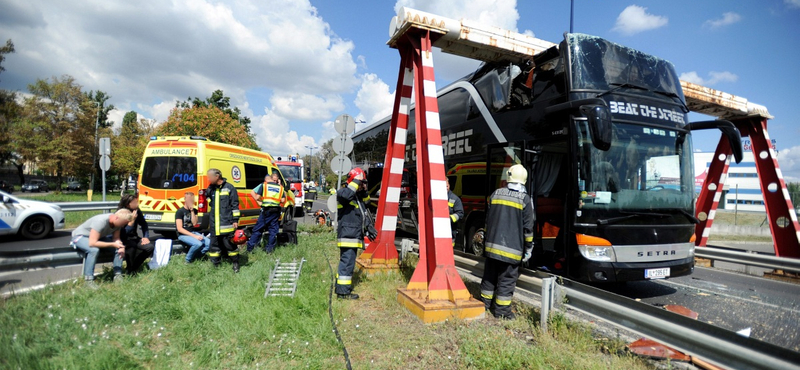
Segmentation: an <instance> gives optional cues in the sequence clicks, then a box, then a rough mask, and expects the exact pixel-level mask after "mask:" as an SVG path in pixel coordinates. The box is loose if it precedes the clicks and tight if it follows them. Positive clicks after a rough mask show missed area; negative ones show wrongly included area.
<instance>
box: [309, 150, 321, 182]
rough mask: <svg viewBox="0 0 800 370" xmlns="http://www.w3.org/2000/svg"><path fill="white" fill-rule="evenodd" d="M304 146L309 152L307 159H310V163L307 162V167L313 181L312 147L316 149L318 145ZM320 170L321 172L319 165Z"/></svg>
mask: <svg viewBox="0 0 800 370" xmlns="http://www.w3.org/2000/svg"><path fill="white" fill-rule="evenodd" d="M306 148H307V149H308V150H309V153H310V154H309V157H310V158H309V159H310V160H311V161H312V162H311V163H309V164H308V167H309V173H311V174H312V176H311V179H312V181H313V179H314V176H313V174H314V162H313V161H314V149H317V148H319V147H318V146H313V145H306ZM320 172H322V166H321V165H320Z"/></svg>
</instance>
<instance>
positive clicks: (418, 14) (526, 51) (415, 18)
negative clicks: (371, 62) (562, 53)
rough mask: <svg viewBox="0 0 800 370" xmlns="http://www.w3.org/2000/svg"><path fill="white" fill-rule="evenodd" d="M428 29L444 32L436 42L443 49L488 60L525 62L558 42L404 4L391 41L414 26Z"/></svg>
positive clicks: (395, 19)
mask: <svg viewBox="0 0 800 370" xmlns="http://www.w3.org/2000/svg"><path fill="white" fill-rule="evenodd" d="M411 27H416V28H421V29H427V30H430V31H431V32H436V33H439V34H441V35H442V36H441V37H439V39H438V40H436V41H435V42H434V43H433V46H435V47H438V48H440V49H441V50H442V51H443V52H445V53H449V54H455V55H459V56H463V57H466V58H470V59H476V60H481V61H484V62H513V63H521V62H524V61H526V60H532V59H533V56H534V55H536V54H538V53H541V52H543V51H545V50H547V49H549V48H550V47H552V46H555V44H553V43H551V42H548V41H544V40H541V39H537V38H535V37H531V36H527V35H523V34H521V33H517V32H514V31H508V30H504V29H501V28H498V27H492V26H486V25H483V24H480V23H478V22H475V21H470V20H466V19H462V20H455V19H451V18H445V17H440V16H438V15H435V14H431V13H426V12H423V11H419V10H416V9H411V8H406V7H401V8H400V10H398V12H397V16H395V17H393V18H392V21H391V23H390V25H389V36H390V39H389V41H388V42H387V44H388V45H389V46H391V47H395V45H396V43H397V42H398V41H399V39H400V37H401V36H402V35H403V34H405V32H406V31H407V30H408V29H409V28H411Z"/></svg>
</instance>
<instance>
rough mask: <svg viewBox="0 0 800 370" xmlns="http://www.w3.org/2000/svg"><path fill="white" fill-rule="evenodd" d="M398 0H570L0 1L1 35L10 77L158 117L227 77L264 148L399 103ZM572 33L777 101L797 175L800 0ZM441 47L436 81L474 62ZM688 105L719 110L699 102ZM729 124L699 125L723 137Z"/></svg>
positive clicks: (609, 4)
mask: <svg viewBox="0 0 800 370" xmlns="http://www.w3.org/2000/svg"><path fill="white" fill-rule="evenodd" d="M399 6H409V7H412V8H418V9H421V10H426V11H429V12H432V13H436V14H441V15H443V16H446V17H449V18H454V19H460V18H468V19H472V20H479V21H481V22H483V23H486V24H488V25H494V26H498V27H502V28H507V29H513V30H517V31H518V32H529V33H533V34H534V35H535V36H536V37H538V38H541V39H544V40H547V41H551V42H559V41H560V40H561V39H562V37H563V36H562V35H563V32H565V31H568V30H569V1H514V0H431V1H421V0H420V1H417V0H397V1H366V0H356V1H346V2H344V1H315V0H311V1H310V2H309V1H302V0H273V1H269V2H263V1H255V0H254V1H248V0H239V1H235V2H224V1H223V2H209V1H203V0H174V1H172V2H171V3H167V2H163V1H157V0H149V1H141V2H136V3H135V4H129V3H128V2H122V1H100V0H89V1H84V2H81V3H79V5H68V4H64V3H63V2H60V1H45V0H0V38H2V39H3V40H5V39H8V38H11V39H13V40H14V42H15V44H16V48H17V53H16V54H13V55H10V56H8V57H7V59H6V62H5V63H4V66H5V67H6V72H4V73H3V74H2V75H0V88H5V89H11V90H18V91H25V89H26V86H27V84H29V83H32V82H33V81H34V80H35V79H36V78H47V77H50V76H58V75H62V74H70V75H72V76H74V77H76V79H77V80H78V82H79V83H81V84H82V85H83V86H84V88H85V89H86V90H90V89H95V90H96V89H100V90H103V91H106V92H108V93H110V94H111V95H112V97H113V99H112V103H114V104H115V105H116V106H117V107H118V108H119V111H118V112H116V113H115V114H113V115H112V118H114V119H118V120H121V117H122V115H124V113H125V112H126V111H128V110H136V111H137V112H138V113H140V115H141V116H142V117H143V118H148V119H152V120H154V121H155V122H158V121H161V120H163V119H164V118H166V115H167V114H168V113H169V109H170V108H172V107H173V106H174V101H175V100H176V99H181V100H182V99H185V98H186V97H188V96H201V97H205V96H208V95H210V93H211V91H213V90H215V89H218V88H219V89H223V90H224V91H225V92H226V94H227V95H229V96H231V98H232V100H233V103H234V104H236V105H237V106H239V107H240V108H242V109H243V110H244V111H245V112H246V113H248V114H249V115H250V116H251V117H253V121H254V125H253V128H254V130H255V131H256V133H257V135H258V142H259V144H260V145H261V147H262V148H263V149H264V150H266V151H269V152H271V153H281V154H282V153H283V152H301V153H307V150H306V149H305V148H304V147H305V146H306V145H319V144H320V143H322V142H324V141H325V140H327V139H329V138H330V137H332V136H333V135H334V132H333V129H332V125H331V121H332V120H333V119H334V118H335V117H336V116H337V115H339V114H342V113H348V114H351V115H353V116H356V117H357V118H358V119H362V120H364V121H366V122H367V123H371V122H372V121H373V120H375V119H378V118H379V117H382V116H384V115H386V114H388V113H390V110H391V104H392V94H393V92H394V88H395V85H396V78H397V70H398V63H399V56H398V53H397V51H396V50H394V49H390V48H389V47H388V46H386V45H385V42H386V40H387V39H388V37H389V35H388V28H389V27H388V26H389V21H390V19H391V17H392V16H393V15H394V14H395V12H396V8H397V7H399ZM574 30H575V32H582V33H588V34H593V35H598V36H601V37H604V38H606V39H609V40H611V41H614V42H617V43H620V44H623V45H626V46H630V47H633V48H636V49H639V50H642V51H644V52H647V53H651V54H653V55H656V56H659V57H662V58H665V59H668V60H670V61H671V62H673V64H674V65H675V67H676V69H677V71H678V73H679V74H682V75H683V76H684V78H685V79H687V80H691V81H693V82H697V83H700V84H703V85H706V86H709V87H712V88H715V89H718V90H722V91H725V92H728V93H731V94H734V95H739V96H742V97H745V98H747V99H748V100H749V101H751V102H754V103H758V104H762V105H765V106H766V107H767V108H768V109H769V111H770V113H771V114H772V115H773V116H775V118H774V119H773V120H770V121H769V131H770V134H771V136H772V137H773V138H774V139H776V140H777V148H778V150H779V151H780V155H779V161H780V164H781V167H782V169H783V170H784V173H785V175H786V176H787V177H788V178H790V179H793V180H795V181H798V180H800V144H798V143H797V138H798V137H800V126H798V125H797V124H796V123H795V121H796V120H795V119H794V118H793V113H794V112H793V111H792V109H794V108H795V107H796V106H797V104H795V103H794V101H795V99H796V96H797V95H798V93H799V92H800V73H799V72H798V71H797V70H796V69H797V68H798V66H800V47H798V45H800V0H771V1H754V0H753V1H738V2H732V1H683V0H675V1H668V2H666V1H603V2H600V1H590V0H576V1H575V25H574ZM459 59H460V58H457V57H452V56H449V55H442V54H440V53H439V54H435V67H436V75H437V85H438V86H440V87H441V86H444V85H445V84H446V83H448V82H450V81H452V80H453V79H456V78H458V77H460V76H462V75H464V74H466V73H468V72H469V71H470V70H472V69H474V68H475V67H476V66H477V63H475V62H473V61H468V60H459ZM692 119H695V120H701V119H708V117H702V116H700V115H693V117H692ZM717 140H718V136H717V135H712V134H704V135H697V136H696V137H695V139H694V143H695V147H696V149H699V150H703V151H713V150H714V148H715V147H716V143H717Z"/></svg>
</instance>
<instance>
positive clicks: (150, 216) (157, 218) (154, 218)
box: [144, 213, 161, 221]
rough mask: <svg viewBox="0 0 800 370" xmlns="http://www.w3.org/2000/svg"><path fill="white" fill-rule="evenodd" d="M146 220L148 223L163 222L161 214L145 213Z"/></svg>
mask: <svg viewBox="0 0 800 370" xmlns="http://www.w3.org/2000/svg"><path fill="white" fill-rule="evenodd" d="M144 219H145V220H148V221H161V214H160V213H145V214H144Z"/></svg>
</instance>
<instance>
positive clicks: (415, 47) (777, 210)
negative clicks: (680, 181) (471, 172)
mask: <svg viewBox="0 0 800 370" xmlns="http://www.w3.org/2000/svg"><path fill="white" fill-rule="evenodd" d="M389 34H390V37H391V38H390V40H389V41H388V42H387V44H388V45H389V46H390V47H392V48H396V49H398V51H399V52H400V55H401V62H400V71H399V74H398V82H397V89H396V90H395V91H396V93H395V102H394V109H393V111H392V112H393V113H392V120H391V127H390V130H389V138H388V142H387V152H386V158H385V160H384V164H388V166H385V168H388V171H387V170H384V171H383V175H382V179H381V181H382V183H381V194H380V199H379V203H378V214H377V221H376V224H377V227H378V238H377V239H376V240H375V241H374V242H372V243H369V245H368V247H367V249H366V250H365V251H364V253H363V254H362V255H361V257H360V258H359V260H358V263H359V266H360V267H361V268H366V269H367V270H371V269H372V270H383V269H395V268H397V259H398V255H397V250H396V249H395V245H394V239H395V230H396V225H397V215H398V214H397V211H398V206H399V201H400V185H401V181H402V173H403V166H404V161H405V156H404V150H405V144H406V132H407V130H408V115H409V113H410V107H411V96H412V91H414V87H415V86H416V91H415V94H414V95H415V97H414V101H415V104H416V109H415V119H416V142H417V143H424V144H423V145H417V146H416V151H417V160H418V161H417V163H418V166H417V167H418V169H419V171H418V176H417V185H418V186H417V188H418V189H419V194H418V199H427V200H428V201H427V204H423V203H420V204H421V205H423V206H421V207H420V209H419V212H418V214H419V218H420V220H419V243H420V261H419V263H418V265H417V268H416V270H415V272H414V275H413V276H412V278H411V281H410V282H409V285H408V287H407V289H399V290H398V300H399V301H400V302H402V303H403V304H404V305H405V306H406V307H408V308H409V309H410V310H411V311H412V312H414V313H415V314H417V315H418V316H420V317H421V318H422V319H423V321H425V322H435V321H441V320H444V319H446V318H448V317H453V316H458V317H462V318H474V317H478V316H480V315H483V306H482V304H481V306H480V308H478V307H477V306H475V307H473V306H474V303H475V301H474V299H471V298H470V297H469V293H468V292H467V290H466V287H465V286H464V284H463V281H461V278H460V277H459V276H458V274H457V273H456V271H455V266H454V258H453V250H452V245H451V242H450V223H449V218H448V213H449V212H448V209H447V200H446V195H447V192H446V188H445V181H446V178H445V171H444V155H443V151H442V142H441V128H440V126H439V114H438V102H437V99H436V96H437V95H436V83H435V80H434V73H433V59H432V53H431V48H432V47H433V46H435V47H438V48H440V49H441V50H442V51H443V52H446V53H450V54H455V55H459V56H463V57H467V58H471V59H477V60H481V61H485V62H511V63H524V62H525V61H529V60H532V59H533V57H534V55H536V54H538V53H541V52H543V51H545V50H547V49H549V48H551V47H553V46H556V44H554V43H551V42H548V41H545V40H541V39H537V38H535V37H531V36H527V35H523V34H519V33H517V32H513V31H509V30H503V29H500V28H497V27H490V26H485V25H482V24H479V23H476V22H473V21H469V20H455V19H450V18H445V17H440V16H437V15H433V14H430V13H425V12H422V11H418V10H415V9H410V8H400V10H399V11H398V15H397V16H396V17H394V18H392V21H391V24H390V26H389ZM681 86H682V88H683V92H684V95H685V97H686V104H687V106H688V107H689V109H690V110H691V111H694V112H698V113H703V114H707V115H711V116H715V117H717V118H719V119H726V120H729V121H731V122H733V123H734V125H735V126H736V127H737V128H738V129H739V131H740V133H741V135H742V136H745V137H746V136H749V137H750V139H751V142H752V150H753V152H754V154H755V158H756V168H757V171H758V176H759V179H760V181H761V189H762V192H763V194H764V200H765V204H766V209H767V216H768V218H769V221H770V229H771V231H772V235H773V239H774V242H775V253H776V255H778V256H783V257H795V258H800V232H799V231H800V227H798V221H797V216H796V214H795V212H794V208H793V207H792V205H791V201H790V199H789V193H788V191H787V189H786V184H785V182H784V180H783V176H782V174H781V172H780V169H779V167H778V162H777V160H776V158H775V154H776V153H775V150H774V148H771V147H770V141H769V136H768V134H767V119H770V118H772V116H770V115H769V113H768V112H767V109H766V107H764V106H761V105H757V104H753V103H750V102H748V101H747V99H744V98H741V97H737V96H734V95H731V94H727V93H724V92H721V91H717V90H713V89H710V88H707V87H703V86H700V85H696V84H692V83H689V82H685V81H681ZM731 154H732V151H731V147H730V144H729V143H728V140H727V139H726V138H724V137H723V138H721V139H720V142H719V145H718V146H717V151H716V155H715V160H714V161H713V162H712V164H711V168H710V169H709V174H708V176H707V177H706V180H705V183H704V185H703V189H702V190H701V192H700V196H699V198H698V200H697V218H698V219H699V220H700V223H699V224H698V225H697V228H696V231H695V233H696V244H697V245H698V246H704V245H705V243H706V241H707V239H708V233H709V229H710V227H711V224H712V223H713V220H714V214H715V212H716V208H717V205H718V202H719V199H720V196H721V194H722V189H723V186H722V185H723V184H724V182H725V177H726V174H727V170H728V164H729V163H730V156H731Z"/></svg>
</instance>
